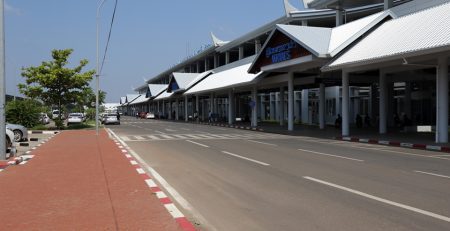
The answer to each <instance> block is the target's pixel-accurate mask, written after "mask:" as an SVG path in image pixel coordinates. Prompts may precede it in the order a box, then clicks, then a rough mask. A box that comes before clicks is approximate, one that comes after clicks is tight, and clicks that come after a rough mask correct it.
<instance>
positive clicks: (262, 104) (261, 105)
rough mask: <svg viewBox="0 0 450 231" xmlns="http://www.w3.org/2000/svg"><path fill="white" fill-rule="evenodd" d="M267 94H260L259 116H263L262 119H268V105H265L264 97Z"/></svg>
mask: <svg viewBox="0 0 450 231" xmlns="http://www.w3.org/2000/svg"><path fill="white" fill-rule="evenodd" d="M265 95H266V94H261V95H259V112H260V114H259V116H260V117H261V120H265V119H266V107H265V105H264V99H265Z"/></svg>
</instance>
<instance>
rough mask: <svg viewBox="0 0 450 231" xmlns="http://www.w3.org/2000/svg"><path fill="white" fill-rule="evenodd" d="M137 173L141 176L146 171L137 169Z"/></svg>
mask: <svg viewBox="0 0 450 231" xmlns="http://www.w3.org/2000/svg"><path fill="white" fill-rule="evenodd" d="M136 171H137V172H138V173H139V174H145V171H144V169H142V168H137V169H136Z"/></svg>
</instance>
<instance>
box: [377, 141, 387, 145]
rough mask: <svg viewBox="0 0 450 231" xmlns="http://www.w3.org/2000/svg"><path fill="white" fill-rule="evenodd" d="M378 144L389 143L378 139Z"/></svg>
mask: <svg viewBox="0 0 450 231" xmlns="http://www.w3.org/2000/svg"><path fill="white" fill-rule="evenodd" d="M378 143H379V144H384V145H389V141H385V140H380V141H378Z"/></svg>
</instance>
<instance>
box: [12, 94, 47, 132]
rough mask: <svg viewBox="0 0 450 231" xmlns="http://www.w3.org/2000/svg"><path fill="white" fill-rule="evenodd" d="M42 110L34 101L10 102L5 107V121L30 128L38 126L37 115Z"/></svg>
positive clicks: (40, 105)
mask: <svg viewBox="0 0 450 231" xmlns="http://www.w3.org/2000/svg"><path fill="white" fill-rule="evenodd" d="M43 110H44V109H43V107H42V104H41V103H39V102H38V101H36V100H31V99H25V100H16V101H10V102H9V103H8V104H7V105H6V121H8V122H9V123H13V124H21V125H23V126H25V127H28V128H31V127H33V126H35V125H37V124H39V113H40V112H42V111H43Z"/></svg>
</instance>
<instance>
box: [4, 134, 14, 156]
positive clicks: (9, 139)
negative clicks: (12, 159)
mask: <svg viewBox="0 0 450 231" xmlns="http://www.w3.org/2000/svg"><path fill="white" fill-rule="evenodd" d="M8 151H9V153H10V156H11V155H12V156H14V155H15V154H16V144H15V142H14V133H13V132H12V131H11V130H9V129H6V153H8Z"/></svg>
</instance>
